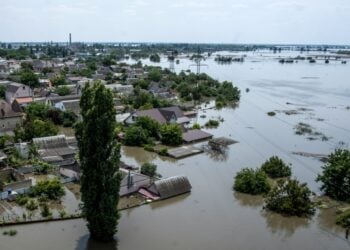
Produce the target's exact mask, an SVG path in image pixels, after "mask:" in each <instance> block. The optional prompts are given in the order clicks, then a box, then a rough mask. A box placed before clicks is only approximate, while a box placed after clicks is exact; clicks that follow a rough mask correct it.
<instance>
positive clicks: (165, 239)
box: [0, 52, 350, 250]
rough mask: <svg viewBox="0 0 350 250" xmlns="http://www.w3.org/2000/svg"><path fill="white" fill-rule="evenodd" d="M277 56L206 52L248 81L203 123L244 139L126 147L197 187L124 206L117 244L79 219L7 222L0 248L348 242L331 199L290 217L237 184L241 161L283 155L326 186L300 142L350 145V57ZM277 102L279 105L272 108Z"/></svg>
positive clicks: (226, 74) (269, 249) (223, 74)
mask: <svg viewBox="0 0 350 250" xmlns="http://www.w3.org/2000/svg"><path fill="white" fill-rule="evenodd" d="M277 56H278V55H277ZM277 56H276V55H272V54H262V55H260V54H259V53H253V52H252V53H250V54H249V56H248V57H247V59H246V60H245V62H244V63H233V64H229V65H218V64H217V63H215V62H214V58H209V59H207V60H206V62H205V63H206V64H207V65H209V67H204V68H203V69H202V70H203V71H204V72H206V73H208V74H209V75H211V76H213V77H214V78H217V79H219V80H228V81H232V82H233V83H234V84H236V85H237V86H239V88H240V89H241V94H242V98H241V101H240V104H239V106H238V107H237V108H223V109H221V110H216V109H208V110H202V111H199V114H198V116H197V118H195V119H196V121H197V122H198V123H199V124H200V125H202V126H203V125H204V124H205V123H206V122H207V121H208V120H209V119H216V120H218V119H219V117H221V118H223V121H222V122H220V124H219V126H218V127H217V128H213V129H204V130H205V131H207V132H209V133H211V134H213V135H214V136H215V137H218V136H225V137H228V138H230V139H233V140H235V141H238V143H235V144H233V145H230V146H229V147H228V150H227V152H225V154H221V155H217V154H210V153H208V152H204V153H201V154H198V155H194V156H192V157H189V158H184V159H180V160H174V159H171V158H168V157H161V156H158V155H157V154H155V153H150V152H147V151H144V150H143V149H142V148H132V147H123V148H122V160H123V161H125V162H126V163H127V164H131V165H135V166H140V165H141V164H143V163H145V162H153V163H155V164H157V166H158V172H159V173H160V174H161V175H162V176H163V177H169V176H174V175H184V176H187V177H188V178H189V180H190V182H191V185H192V192H191V193H190V194H186V195H182V196H179V197H176V198H172V199H168V200H164V201H159V202H156V203H154V204H149V205H145V206H141V207H136V208H133V209H129V210H124V211H122V212H121V219H120V223H119V227H118V233H117V235H116V238H117V241H116V242H114V243H111V244H107V245H101V244H98V243H96V242H93V241H91V240H89V238H88V231H87V228H86V226H85V224H86V222H85V221H83V220H81V219H79V220H71V221H62V222H52V223H42V224H34V225H25V226H17V227H9V228H8V229H13V228H14V229H16V230H18V234H17V235H16V236H15V237H5V236H2V233H1V235H0V238H1V239H0V249H1V250H13V249H20V248H23V249H28V250H41V249H51V250H56V249H77V250H78V249H79V250H80V249H94V250H97V249H119V250H124V249H125V250H127V249H143V250H148V249H150V250H164V249H167V250H171V249H179V250H185V249H191V250H197V249H198V250H212V249H220V250H231V249H242V250H243V249H266V250H283V249H310V250H319V249H330V250H331V249H332V250H333V249H336V250H342V249H349V248H350V241H347V240H346V239H345V230H344V229H342V228H340V227H338V226H336V225H335V209H334V208H326V209H318V210H317V213H316V214H315V215H314V216H313V217H312V218H311V219H305V218H295V217H284V216H281V215H278V214H275V213H271V212H267V211H265V210H263V200H262V198H261V197H254V196H250V195H244V194H240V193H236V192H234V191H233V189H232V185H233V177H234V175H235V173H236V172H237V171H239V170H240V169H241V168H243V167H252V168H255V167H259V166H260V165H261V164H262V163H263V162H264V161H265V160H266V159H267V158H269V157H270V156H272V155H278V156H279V157H281V158H282V159H283V160H285V161H286V162H288V163H291V164H292V172H293V174H292V175H293V176H294V177H296V178H297V179H299V180H300V181H302V182H306V183H307V184H308V185H309V187H310V188H311V190H312V191H314V192H315V193H316V194H320V191H319V187H320V184H319V183H316V182H315V179H316V176H317V174H318V173H320V172H321V166H322V165H323V163H322V161H320V160H319V158H317V157H305V155H303V154H295V153H293V152H305V153H310V154H320V155H327V154H329V153H330V152H331V151H333V150H334V149H335V148H337V147H340V146H342V147H348V146H349V143H350V128H349V125H350V110H349V109H348V108H347V107H349V106H350V85H349V84H350V83H349V79H350V70H349V66H348V65H341V64H340V62H339V63H337V62H332V63H330V64H324V63H316V64H312V65H311V64H309V63H308V62H301V61H300V62H299V63H294V64H292V65H286V64H284V65H282V64H279V63H278V60H275V59H273V58H274V57H277ZM180 61H181V62H180V64H179V65H176V67H177V68H176V70H177V71H179V70H181V69H183V70H187V69H188V68H189V65H190V64H191V62H190V61H189V60H187V59H181V60H180ZM159 65H161V66H163V67H168V62H167V61H166V59H164V58H163V59H162V62H161V63H160V64H159ZM247 88H249V92H245V90H246V89H247ZM293 110H294V111H296V112H292V113H287V112H286V111H293ZM270 111H275V112H276V114H275V115H274V116H269V115H267V113H268V112H270ZM299 123H304V124H309V125H310V126H311V127H312V128H313V131H317V132H319V133H322V134H324V135H325V136H327V138H328V140H322V138H320V137H319V136H316V139H315V140H309V139H308V138H307V136H304V135H298V134H296V133H295V126H296V125H298V124H299ZM204 144H205V143H204ZM199 146H200V145H199ZM69 189H70V190H71V192H70V194H71V196H72V197H74V196H75V198H79V197H76V196H77V194H76V192H74V188H73V187H71V188H69ZM67 199H70V198H69V197H68V198H67ZM1 209H3V208H1V207H0V211H2V210H1ZM71 209H72V210H74V208H73V207H72V208H71ZM1 230H2V229H0V232H1ZM33 239H37V240H33ZM38 242H40V244H39V243H38ZM15 246H16V247H15Z"/></svg>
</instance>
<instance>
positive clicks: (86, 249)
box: [75, 234, 118, 250]
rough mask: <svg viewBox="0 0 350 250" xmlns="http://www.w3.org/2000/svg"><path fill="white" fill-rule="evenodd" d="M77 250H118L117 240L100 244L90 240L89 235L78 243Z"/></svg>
mask: <svg viewBox="0 0 350 250" xmlns="http://www.w3.org/2000/svg"><path fill="white" fill-rule="evenodd" d="M75 249H76V250H92V249H94V250H96V249H98V250H118V242H117V240H113V241H111V242H98V241H95V240H93V239H91V238H90V235H89V234H86V235H84V236H82V237H81V238H80V239H79V240H78V242H77V247H76V248H75Z"/></svg>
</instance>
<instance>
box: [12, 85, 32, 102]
mask: <svg viewBox="0 0 350 250" xmlns="http://www.w3.org/2000/svg"><path fill="white" fill-rule="evenodd" d="M29 96H33V92H32V89H31V88H29V87H28V86H26V85H23V86H22V87H20V88H18V89H17V91H16V93H11V92H6V101H7V102H8V103H10V104H11V103H12V102H13V101H14V100H15V98H19V97H29Z"/></svg>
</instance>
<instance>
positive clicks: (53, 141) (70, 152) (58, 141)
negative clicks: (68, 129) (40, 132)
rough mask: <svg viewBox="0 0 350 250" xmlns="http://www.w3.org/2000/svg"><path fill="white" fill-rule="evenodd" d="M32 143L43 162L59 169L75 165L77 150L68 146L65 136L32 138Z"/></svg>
mask: <svg viewBox="0 0 350 250" xmlns="http://www.w3.org/2000/svg"><path fill="white" fill-rule="evenodd" d="M33 143H34V144H35V145H36V146H37V147H38V153H39V155H40V158H41V159H42V160H43V161H46V162H49V163H51V164H54V165H56V166H59V167H61V166H66V165H72V164H74V163H75V154H76V152H77V149H76V148H74V147H72V146H69V145H68V143H67V140H66V136H65V135H56V136H48V137H40V138H33Z"/></svg>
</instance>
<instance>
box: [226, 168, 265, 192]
mask: <svg viewBox="0 0 350 250" xmlns="http://www.w3.org/2000/svg"><path fill="white" fill-rule="evenodd" d="M233 189H234V190H236V191H238V192H241V193H247V194H252V195H257V194H266V193H268V192H269V191H270V189H271V187H270V184H269V182H268V179H267V175H266V174H265V172H264V171H262V170H261V169H252V168H243V169H242V170H241V171H239V172H238V173H237V174H236V176H235V182H234V185H233Z"/></svg>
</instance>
